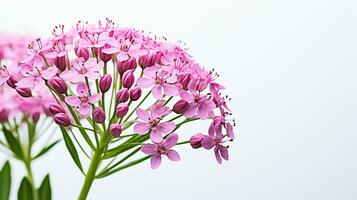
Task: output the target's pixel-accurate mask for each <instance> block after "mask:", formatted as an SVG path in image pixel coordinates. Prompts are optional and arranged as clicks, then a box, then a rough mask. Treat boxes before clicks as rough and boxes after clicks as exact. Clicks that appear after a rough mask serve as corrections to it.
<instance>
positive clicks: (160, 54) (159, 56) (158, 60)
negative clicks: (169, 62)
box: [155, 52, 163, 64]
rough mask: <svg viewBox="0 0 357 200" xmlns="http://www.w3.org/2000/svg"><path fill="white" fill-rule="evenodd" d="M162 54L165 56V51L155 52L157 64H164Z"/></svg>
mask: <svg viewBox="0 0 357 200" xmlns="http://www.w3.org/2000/svg"><path fill="white" fill-rule="evenodd" d="M162 56H163V53H161V52H157V53H156V54H155V63H157V64H162V63H161V58H162Z"/></svg>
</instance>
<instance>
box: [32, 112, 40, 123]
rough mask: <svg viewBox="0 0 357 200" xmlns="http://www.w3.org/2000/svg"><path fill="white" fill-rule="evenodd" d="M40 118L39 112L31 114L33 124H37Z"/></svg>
mask: <svg viewBox="0 0 357 200" xmlns="http://www.w3.org/2000/svg"><path fill="white" fill-rule="evenodd" d="M40 116H41V113H39V112H35V113H33V114H32V116H31V117H32V121H33V122H34V123H37V122H38V120H40Z"/></svg>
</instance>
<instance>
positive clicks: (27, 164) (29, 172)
mask: <svg viewBox="0 0 357 200" xmlns="http://www.w3.org/2000/svg"><path fill="white" fill-rule="evenodd" d="M23 162H24V164H25V167H26V172H27V178H28V180H29V181H30V184H31V187H32V192H33V197H34V200H39V197H38V192H37V189H36V186H35V182H34V179H33V173H32V168H31V161H30V160H29V161H27V160H24V161H23Z"/></svg>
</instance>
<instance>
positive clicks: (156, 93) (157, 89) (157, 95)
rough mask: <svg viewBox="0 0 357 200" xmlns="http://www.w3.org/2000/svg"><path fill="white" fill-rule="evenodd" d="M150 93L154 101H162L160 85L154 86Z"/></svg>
mask: <svg viewBox="0 0 357 200" xmlns="http://www.w3.org/2000/svg"><path fill="white" fill-rule="evenodd" d="M151 91H152V94H153V95H154V97H155V98H156V99H158V100H161V99H162V86H161V85H155V86H154V87H153V88H152V90H151Z"/></svg>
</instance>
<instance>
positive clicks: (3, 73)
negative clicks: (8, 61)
mask: <svg viewBox="0 0 357 200" xmlns="http://www.w3.org/2000/svg"><path fill="white" fill-rule="evenodd" d="M18 72H19V68H18V67H17V66H15V65H10V66H9V67H7V66H5V65H4V66H2V67H1V66H0V86H2V85H3V84H4V83H5V82H6V81H7V80H9V78H10V77H11V75H13V74H15V73H18Z"/></svg>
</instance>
